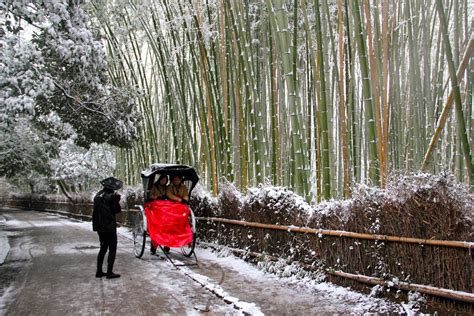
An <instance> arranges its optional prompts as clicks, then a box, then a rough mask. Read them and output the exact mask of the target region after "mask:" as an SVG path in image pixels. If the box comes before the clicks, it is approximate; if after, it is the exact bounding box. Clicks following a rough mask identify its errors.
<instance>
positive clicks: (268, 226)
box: [197, 217, 474, 249]
mask: <svg viewBox="0 0 474 316" xmlns="http://www.w3.org/2000/svg"><path fill="white" fill-rule="evenodd" d="M197 220H200V221H212V222H216V223H223V224H231V225H239V226H245V227H256V228H266V229H273V230H282V231H287V232H295V233H304V234H317V235H323V236H336V237H347V238H358V239H368V240H381V241H391V242H399V243H409V244H419V245H431V246H443V247H453V248H466V249H471V248H474V242H467V241H454V240H436V239H421V238H411V237H398V236H388V235H378V234H364V233H354V232H347V231H342V230H327V229H319V228H308V227H297V226H284V225H275V224H263V223H257V222H246V221H240V220H235V219H226V218H219V217H197Z"/></svg>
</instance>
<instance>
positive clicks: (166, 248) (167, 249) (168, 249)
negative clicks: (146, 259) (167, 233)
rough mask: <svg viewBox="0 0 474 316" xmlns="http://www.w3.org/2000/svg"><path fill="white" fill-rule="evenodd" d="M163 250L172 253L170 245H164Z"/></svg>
mask: <svg viewBox="0 0 474 316" xmlns="http://www.w3.org/2000/svg"><path fill="white" fill-rule="evenodd" d="M163 252H164V253H166V254H168V253H170V247H166V246H164V247H163Z"/></svg>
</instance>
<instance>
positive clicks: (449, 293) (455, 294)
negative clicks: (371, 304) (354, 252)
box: [326, 270, 474, 304]
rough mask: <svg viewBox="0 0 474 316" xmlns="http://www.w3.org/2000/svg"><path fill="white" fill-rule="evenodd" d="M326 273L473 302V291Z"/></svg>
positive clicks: (347, 274)
mask: <svg viewBox="0 0 474 316" xmlns="http://www.w3.org/2000/svg"><path fill="white" fill-rule="evenodd" d="M326 272H327V273H328V274H331V275H335V276H338V277H343V278H346V279H351V280H355V281H358V282H362V283H366V284H372V285H383V286H388V287H391V288H396V289H400V290H405V291H416V292H420V293H422V294H428V295H432V296H437V297H442V298H448V299H452V300H456V301H462V302H467V303H471V304H473V303H474V293H468V292H463V291H454V290H449V289H443V288H438V287H434V286H428V285H422V284H414V283H407V282H400V281H398V282H391V281H387V280H383V279H380V278H376V277H369V276H366V275H361V274H352V273H346V272H342V271H331V270H328V271H326Z"/></svg>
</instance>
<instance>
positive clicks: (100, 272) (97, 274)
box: [95, 271, 106, 278]
mask: <svg viewBox="0 0 474 316" xmlns="http://www.w3.org/2000/svg"><path fill="white" fill-rule="evenodd" d="M104 276H106V274H105V273H104V272H102V271H97V272H96V273H95V277H96V278H101V277H104Z"/></svg>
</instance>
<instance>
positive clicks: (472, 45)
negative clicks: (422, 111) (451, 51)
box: [421, 38, 474, 170]
mask: <svg viewBox="0 0 474 316" xmlns="http://www.w3.org/2000/svg"><path fill="white" fill-rule="evenodd" d="M473 53H474V39H472V38H471V40H470V41H469V45H468V47H467V48H466V51H465V52H464V56H463V59H462V62H461V64H460V65H459V67H458V71H457V75H456V77H457V79H458V81H459V82H460V81H461V80H462V77H463V76H464V71H465V70H466V68H467V65H468V64H469V61H470V59H471V55H472V54H473ZM453 101H454V90H451V92H450V93H449V96H448V99H447V100H446V103H445V105H444V107H443V111H442V112H441V116H440V118H439V120H438V125H437V126H436V130H435V132H434V134H433V136H432V137H431V141H430V145H429V147H428V150H427V152H426V154H425V158H424V160H423V164H422V166H421V170H425V169H426V168H427V167H428V164H429V161H430V158H431V154H432V153H433V150H434V148H435V147H436V143H437V142H438V139H439V136H440V134H441V131H442V130H443V127H444V124H445V123H446V120H447V118H448V114H449V111H450V110H451V107H452V105H453Z"/></svg>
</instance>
